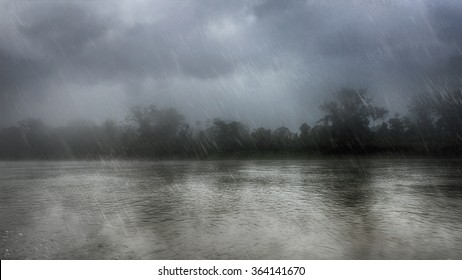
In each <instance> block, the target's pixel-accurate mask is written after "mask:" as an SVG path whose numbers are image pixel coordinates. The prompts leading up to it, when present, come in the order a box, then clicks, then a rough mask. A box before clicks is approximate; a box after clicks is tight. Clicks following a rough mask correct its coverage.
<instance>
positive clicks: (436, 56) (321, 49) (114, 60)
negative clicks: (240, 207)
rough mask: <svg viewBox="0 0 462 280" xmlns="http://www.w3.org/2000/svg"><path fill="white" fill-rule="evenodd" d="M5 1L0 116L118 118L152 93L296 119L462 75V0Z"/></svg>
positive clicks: (178, 102)
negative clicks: (352, 98)
mask: <svg viewBox="0 0 462 280" xmlns="http://www.w3.org/2000/svg"><path fill="white" fill-rule="evenodd" d="M2 5H3V6H2V7H4V10H3V12H2V11H0V17H1V18H3V20H2V24H1V26H0V36H2V38H5V40H2V41H1V42H0V62H1V67H0V82H1V85H0V97H1V98H2V101H1V102H2V104H1V105H0V109H1V112H0V117H1V118H2V120H16V119H20V118H24V117H25V116H26V114H24V112H25V111H27V112H28V114H27V116H29V115H37V116H38V117H43V118H48V119H62V118H71V117H76V116H78V115H79V114H82V115H84V116H88V115H90V116H94V117H95V118H105V117H115V118H119V119H120V118H121V116H120V114H122V113H123V112H125V111H126V109H127V108H126V107H127V106H131V105H135V104H144V103H147V102H149V103H155V104H158V105H159V106H164V105H165V106H175V107H178V109H179V110H180V111H182V112H183V113H184V114H185V115H186V116H187V117H190V118H192V119H193V120H196V119H202V120H203V119H204V118H213V117H228V118H239V119H241V120H243V121H248V122H250V123H252V124H254V125H268V126H271V125H272V124H268V123H266V122H267V121H268V120H272V121H273V123H274V120H278V119H280V123H278V124H276V125H279V124H284V125H288V126H291V127H292V128H294V127H296V126H297V124H298V123H300V122H302V121H312V122H313V121H315V120H316V118H317V115H316V114H317V113H316V110H317V106H318V105H319V104H320V103H321V102H322V101H324V100H325V98H326V97H325V96H324V95H325V94H326V93H329V92H331V91H334V90H335V89H336V88H339V87H342V86H351V87H367V88H369V89H370V91H371V93H372V94H373V95H375V96H377V97H378V99H379V100H381V101H383V100H395V101H396V103H400V104H403V103H404V102H402V97H406V96H407V95H410V93H409V92H412V91H421V90H423V89H425V88H428V87H429V86H431V87H433V88H438V87H440V86H441V84H445V86H448V83H450V84H451V86H457V84H458V83H459V82H460V80H459V79H458V76H459V75H460V74H461V69H462V66H461V65H462V62H461V61H462V59H461V51H460V49H461V45H462V41H461V40H462V39H461V38H462V33H461V30H462V4H461V3H458V2H457V1H398V0H388V1H385V0H384V1H334V0H329V1H314V0H306V1H274V0H268V1H262V0H259V1H194V2H180V3H173V2H172V1H161V0H159V1H143V0H139V1H116V2H106V1H85V2H71V3H68V2H27V3H19V4H18V3H16V4H11V3H7V4H2ZM389 104H391V105H390V106H393V104H392V103H389ZM17 108H28V109H27V110H25V109H24V110H23V109H19V110H18V109H17ZM56 108H60V109H59V110H58V109H56ZM60 112H61V113H60ZM63 112H65V113H63ZM72 112H73V113H72ZM95 112H97V113H95ZM306 112H309V113H306ZM291 121H293V124H292V123H290V122H291ZM4 122H5V121H4Z"/></svg>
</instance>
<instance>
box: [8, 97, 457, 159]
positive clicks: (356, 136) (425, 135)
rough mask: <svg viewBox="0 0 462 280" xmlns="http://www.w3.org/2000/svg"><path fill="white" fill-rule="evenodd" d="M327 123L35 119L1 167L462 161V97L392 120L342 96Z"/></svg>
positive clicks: (134, 114)
mask: <svg viewBox="0 0 462 280" xmlns="http://www.w3.org/2000/svg"><path fill="white" fill-rule="evenodd" d="M320 108H321V110H322V111H323V112H324V114H325V115H324V117H323V118H321V119H320V120H319V121H317V122H316V124H315V125H314V126H313V127H311V126H309V125H308V124H306V123H303V124H301V125H300V128H299V131H298V132H295V133H294V132H292V131H290V130H289V129H288V128H286V127H280V128H277V129H275V130H271V129H266V128H263V127H260V128H257V129H253V130H250V129H249V128H248V126H247V125H245V124H243V123H241V122H237V121H225V120H222V119H218V118H217V119H214V120H210V121H208V122H207V125H206V127H205V128H204V129H200V130H198V131H194V130H193V129H192V128H191V126H190V125H189V124H187V123H186V122H185V119H184V117H183V116H182V115H181V114H180V113H179V112H177V110H175V109H172V108H168V109H160V108H157V107H155V106H153V105H151V106H146V107H135V108H132V109H131V110H130V112H129V113H128V115H127V118H126V119H125V120H124V121H123V122H115V121H112V120H107V121H105V122H104V123H102V124H98V125H97V124H94V123H92V122H89V121H73V122H70V123H68V124H67V125H65V126H61V127H49V126H47V125H46V124H44V123H43V122H42V121H40V120H37V119H27V120H23V121H20V122H19V123H18V124H17V125H16V126H13V127H9V128H5V129H3V130H2V131H1V132H0V158H1V159H96V158H210V157H229V156H248V157H258V156H272V155H275V156H278V155H305V154H306V155H312V154H337V153H352V154H382V153H399V154H410V155H415V154H417V155H462V91H461V90H460V89H458V90H453V91H449V92H445V93H439V94H428V95H416V96H415V97H414V98H413V100H412V102H411V105H410V106H409V112H408V115H407V116H400V115H395V116H392V117H389V116H388V114H389V112H388V111H387V110H386V109H385V108H383V107H380V106H377V105H375V104H374V102H373V100H372V99H371V98H370V97H369V96H368V94H367V92H366V90H355V89H342V90H340V91H338V92H337V93H336V94H335V96H334V98H333V99H332V100H331V101H328V102H325V103H324V104H322V105H321V106H320Z"/></svg>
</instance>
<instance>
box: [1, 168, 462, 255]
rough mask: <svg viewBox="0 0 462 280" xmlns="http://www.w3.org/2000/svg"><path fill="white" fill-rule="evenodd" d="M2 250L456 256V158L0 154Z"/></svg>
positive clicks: (459, 230) (461, 189)
mask: <svg viewBox="0 0 462 280" xmlns="http://www.w3.org/2000/svg"><path fill="white" fill-rule="evenodd" d="M0 233H1V241H0V242H1V243H0V254H1V255H0V257H1V259H461V258H462V160H454V159H453V160H443V159H425V160H422V159H362V160H357V159H326V160H318V159H316V160H295V161H294V160H275V161H263V160H261V161H238V160H236V161H171V162H125V161H102V162H99V161H98V162H96V161H93V162H92V161H89V162H85V161H80V162H0Z"/></svg>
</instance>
